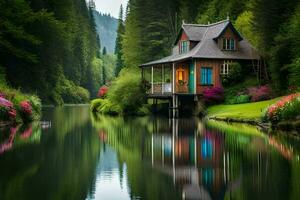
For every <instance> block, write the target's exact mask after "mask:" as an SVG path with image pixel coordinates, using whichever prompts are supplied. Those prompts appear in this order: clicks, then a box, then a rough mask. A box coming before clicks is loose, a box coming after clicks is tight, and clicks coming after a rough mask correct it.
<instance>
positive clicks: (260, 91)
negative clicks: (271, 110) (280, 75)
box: [248, 85, 272, 102]
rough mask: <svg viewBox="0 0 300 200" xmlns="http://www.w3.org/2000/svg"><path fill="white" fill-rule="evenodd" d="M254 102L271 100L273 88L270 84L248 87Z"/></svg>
mask: <svg viewBox="0 0 300 200" xmlns="http://www.w3.org/2000/svg"><path fill="white" fill-rule="evenodd" d="M248 93H249V95H250V96H251V101H252V102H257V101H263V100H269V99H271V98H272V89H271V88H270V87H269V86H268V85H264V86H261V87H251V88H248Z"/></svg>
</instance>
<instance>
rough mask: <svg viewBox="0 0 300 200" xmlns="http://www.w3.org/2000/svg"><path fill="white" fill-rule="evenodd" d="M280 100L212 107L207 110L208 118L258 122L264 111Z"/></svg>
mask: <svg viewBox="0 0 300 200" xmlns="http://www.w3.org/2000/svg"><path fill="white" fill-rule="evenodd" d="M278 99H280V98H276V99H271V100H268V101H260V102H255V103H246V104H237V105H224V104H221V105H216V106H211V107H209V108H208V109H207V116H208V117H209V118H219V119H236V120H255V121H257V120H260V118H261V117H262V114H263V111H264V109H265V108H267V107H268V106H270V105H272V104H273V103H275V102H276V101H277V100H278Z"/></svg>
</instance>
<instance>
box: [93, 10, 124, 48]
mask: <svg viewBox="0 0 300 200" xmlns="http://www.w3.org/2000/svg"><path fill="white" fill-rule="evenodd" d="M94 18H95V22H96V27H97V33H98V35H99V36H100V42H101V47H102V48H103V47H106V49H107V51H108V53H114V51H115V44H116V38H117V28H118V19H116V18H114V17H112V16H110V15H107V14H102V13H99V12H98V11H94Z"/></svg>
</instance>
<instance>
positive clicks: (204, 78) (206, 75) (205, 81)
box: [201, 67, 213, 85]
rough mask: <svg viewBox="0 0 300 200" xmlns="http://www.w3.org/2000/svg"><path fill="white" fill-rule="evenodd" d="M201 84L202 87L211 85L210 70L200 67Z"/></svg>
mask: <svg viewBox="0 0 300 200" xmlns="http://www.w3.org/2000/svg"><path fill="white" fill-rule="evenodd" d="M201 84H202V85H212V84H213V82H212V68H211V67H202V68H201Z"/></svg>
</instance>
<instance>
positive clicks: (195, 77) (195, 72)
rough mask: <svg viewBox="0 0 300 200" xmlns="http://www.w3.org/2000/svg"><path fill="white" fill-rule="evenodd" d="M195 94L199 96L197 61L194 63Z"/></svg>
mask: <svg viewBox="0 0 300 200" xmlns="http://www.w3.org/2000/svg"><path fill="white" fill-rule="evenodd" d="M194 93H195V94H197V61H196V60H195V63H194Z"/></svg>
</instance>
